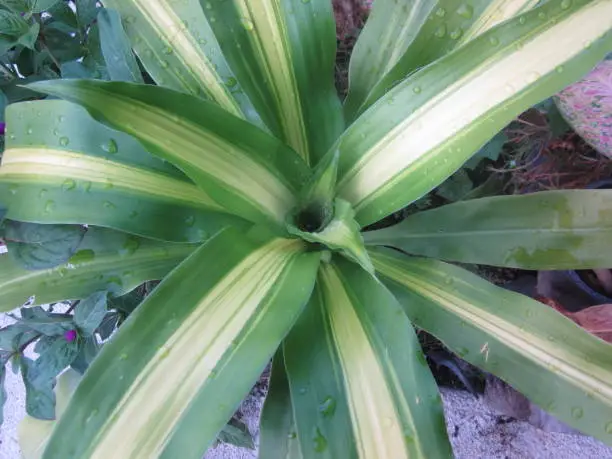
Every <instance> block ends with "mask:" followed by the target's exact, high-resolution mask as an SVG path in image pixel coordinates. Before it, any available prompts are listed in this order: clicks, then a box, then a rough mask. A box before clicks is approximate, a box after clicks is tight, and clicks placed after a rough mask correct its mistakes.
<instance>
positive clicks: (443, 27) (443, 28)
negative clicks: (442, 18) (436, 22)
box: [434, 24, 446, 38]
mask: <svg viewBox="0 0 612 459" xmlns="http://www.w3.org/2000/svg"><path fill="white" fill-rule="evenodd" d="M434 35H435V36H436V37H438V38H444V37H445V36H446V25H444V24H442V25H441V26H440V27H438V28H437V29H436V31H435V32H434Z"/></svg>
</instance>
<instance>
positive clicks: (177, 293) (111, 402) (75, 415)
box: [44, 229, 320, 459]
mask: <svg viewBox="0 0 612 459" xmlns="http://www.w3.org/2000/svg"><path fill="white" fill-rule="evenodd" d="M305 250H306V246H305V244H304V243H303V242H301V241H297V240H287V239H271V240H270V239H265V240H261V241H258V242H255V241H254V240H251V239H250V237H249V235H248V234H247V235H245V234H243V233H241V232H239V231H236V230H233V229H228V230H225V231H223V232H222V233H221V234H219V235H218V236H216V237H215V238H213V239H211V240H210V241H208V242H207V243H205V244H204V245H202V246H201V247H200V248H199V249H198V250H197V251H196V252H195V253H194V254H193V255H192V256H191V257H189V258H188V259H187V260H186V261H185V262H183V264H182V265H181V266H179V267H178V268H177V269H175V270H174V271H173V272H172V274H170V275H169V276H168V277H166V279H165V280H164V281H163V282H162V283H161V284H160V285H159V286H158V287H157V288H156V289H155V291H154V292H153V293H152V294H151V295H149V296H148V297H147V299H146V300H145V302H144V303H142V304H141V305H140V306H139V307H138V309H137V310H136V311H134V313H133V314H132V315H131V316H130V318H129V319H128V320H127V321H126V322H125V323H124V324H123V325H122V326H121V328H120V329H119V332H118V333H117V334H116V335H115V336H114V337H113V339H112V340H110V341H109V342H108V343H107V344H105V345H104V347H103V349H102V351H101V353H100V354H99V355H98V357H97V358H96V359H95V361H94V362H93V363H92V365H91V367H90V368H89V369H88V370H87V373H86V375H85V377H84V378H83V381H82V383H81V384H80V385H79V387H78V389H77V391H76V393H75V394H74V396H73V398H72V400H71V402H70V405H69V407H68V409H67V411H66V413H65V415H64V416H63V417H62V419H61V420H60V422H59V424H58V426H57V428H56V429H55V431H54V433H53V436H52V438H51V440H50V441H49V445H48V446H47V449H46V451H45V456H44V457H45V458H56V457H62V458H65V459H74V458H79V459H86V458H90V457H94V456H98V455H99V454H102V456H107V455H111V456H115V457H134V456H135V455H141V456H142V457H158V456H161V457H164V456H165V457H172V458H175V457H180V458H184V459H200V458H201V457H202V455H203V454H204V452H205V451H206V448H207V447H208V446H209V445H210V444H211V443H212V442H213V441H214V440H215V438H216V434H217V432H218V431H219V430H221V428H222V427H223V426H224V425H225V423H226V421H227V420H228V419H229V418H230V417H231V416H232V414H233V413H234V410H235V408H236V407H237V406H238V404H239V403H240V402H241V400H242V399H243V397H244V396H245V395H246V394H247V393H248V392H249V390H250V389H251V387H252V384H253V383H254V382H255V381H256V380H257V379H258V378H259V375H260V374H261V371H262V370H263V368H264V367H265V366H266V364H267V363H268V361H269V359H270V358H271V357H272V355H273V353H274V351H275V349H276V348H277V347H278V345H279V343H280V342H281V340H282V339H283V338H284V336H285V334H286V333H287V331H288V330H289V328H290V327H291V326H292V325H293V323H294V322H295V320H296V318H297V316H298V315H299V313H300V312H301V311H302V309H303V306H304V304H305V302H306V301H307V298H308V296H309V295H310V293H311V290H312V287H313V284H314V280H315V275H316V269H317V266H318V263H319V258H320V254H318V253H313V252H311V253H304V251H305ZM210 260H215V262H214V263H210ZM169 305H172V307H168V306H169ZM143 343H146V345H143ZM237 374H239V375H240V377H236V375H237ZM118 375H120V376H121V377H119V378H118ZM160 383H161V384H160ZM177 387H180V388H181V390H180V391H177V389H176V388H177ZM211 407H212V408H211ZM95 410H97V411H95ZM87 420H89V422H86V421H87ZM76 426H79V427H78V429H79V435H78V436H77V435H74V432H75V430H74V429H75V428H76ZM119 439H120V440H119Z"/></svg>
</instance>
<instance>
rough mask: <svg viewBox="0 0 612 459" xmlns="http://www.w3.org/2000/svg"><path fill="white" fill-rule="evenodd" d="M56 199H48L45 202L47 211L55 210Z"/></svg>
mask: <svg viewBox="0 0 612 459" xmlns="http://www.w3.org/2000/svg"><path fill="white" fill-rule="evenodd" d="M55 207H56V206H55V201H51V200H50V201H47V202H46V203H45V213H47V214H49V213H51V212H53V211H54V210H55Z"/></svg>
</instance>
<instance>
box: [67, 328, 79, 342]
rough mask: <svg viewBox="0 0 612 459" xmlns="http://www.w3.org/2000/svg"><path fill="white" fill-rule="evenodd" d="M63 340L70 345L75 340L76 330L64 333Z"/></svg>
mask: <svg viewBox="0 0 612 459" xmlns="http://www.w3.org/2000/svg"><path fill="white" fill-rule="evenodd" d="M64 338H65V339H66V341H68V342H69V343H72V342H73V341H74V340H75V339H76V338H77V331H76V330H66V331H65V332H64Z"/></svg>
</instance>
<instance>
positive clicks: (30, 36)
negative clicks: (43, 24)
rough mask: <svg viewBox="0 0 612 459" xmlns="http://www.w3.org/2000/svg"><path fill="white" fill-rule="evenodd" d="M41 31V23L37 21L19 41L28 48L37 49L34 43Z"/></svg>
mask: <svg viewBox="0 0 612 459" xmlns="http://www.w3.org/2000/svg"><path fill="white" fill-rule="evenodd" d="M39 32H40V24H39V23H38V22H35V23H34V24H32V25H31V26H30V28H29V29H28V31H27V32H26V33H24V34H23V35H22V36H20V37H19V40H17V43H19V44H20V45H23V46H25V47H26V48H30V49H32V50H34V49H35V47H34V45H35V44H36V40H37V39H38V33H39Z"/></svg>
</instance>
